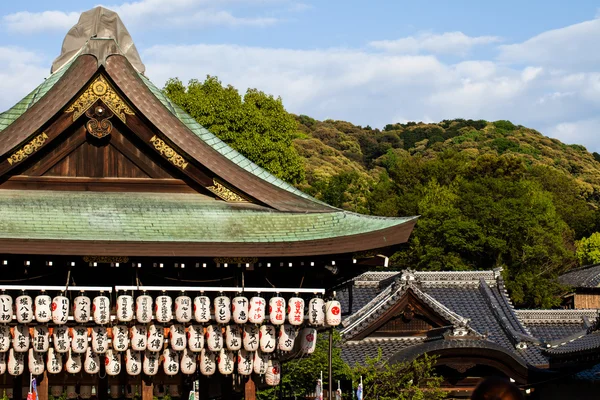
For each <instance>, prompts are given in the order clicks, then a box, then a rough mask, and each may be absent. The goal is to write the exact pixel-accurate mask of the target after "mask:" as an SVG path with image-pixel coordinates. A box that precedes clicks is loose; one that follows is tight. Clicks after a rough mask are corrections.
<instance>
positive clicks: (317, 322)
mask: <svg viewBox="0 0 600 400" xmlns="http://www.w3.org/2000/svg"><path fill="white" fill-rule="evenodd" d="M308 323H309V324H311V325H313V326H323V324H324V323H325V302H324V301H323V299H321V298H319V297H315V298H312V299H311V300H310V301H309V302H308Z"/></svg>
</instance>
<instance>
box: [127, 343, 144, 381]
mask: <svg viewBox="0 0 600 400" xmlns="http://www.w3.org/2000/svg"><path fill="white" fill-rule="evenodd" d="M125 369H126V370H127V374H128V375H131V376H136V375H139V374H140V373H141V372H142V353H141V352H139V351H135V350H131V349H127V352H125Z"/></svg>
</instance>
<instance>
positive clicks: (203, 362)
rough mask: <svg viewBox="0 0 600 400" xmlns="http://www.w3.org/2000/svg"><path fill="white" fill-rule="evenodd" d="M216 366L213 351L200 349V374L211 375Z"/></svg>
mask: <svg viewBox="0 0 600 400" xmlns="http://www.w3.org/2000/svg"><path fill="white" fill-rule="evenodd" d="M216 368H217V366H216V363H215V353H213V352H212V351H208V350H206V349H202V352H201V353H200V372H201V373H202V375H205V376H211V375H213V374H214V373H215V370H216Z"/></svg>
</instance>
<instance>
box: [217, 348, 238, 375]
mask: <svg viewBox="0 0 600 400" xmlns="http://www.w3.org/2000/svg"><path fill="white" fill-rule="evenodd" d="M234 369H235V356H234V355H233V352H232V351H229V350H225V349H221V351H220V352H219V372H220V373H221V374H222V375H230V374H232V373H233V370H234Z"/></svg>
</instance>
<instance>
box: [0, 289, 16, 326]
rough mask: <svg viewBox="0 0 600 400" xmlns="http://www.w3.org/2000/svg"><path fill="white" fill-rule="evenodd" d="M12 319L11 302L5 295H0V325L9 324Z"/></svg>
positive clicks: (10, 298)
mask: <svg viewBox="0 0 600 400" xmlns="http://www.w3.org/2000/svg"><path fill="white" fill-rule="evenodd" d="M12 317H13V300H12V297H10V296H9V295H7V294H2V295H0V323H2V324H5V323H7V322H10V321H11V320H12Z"/></svg>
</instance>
